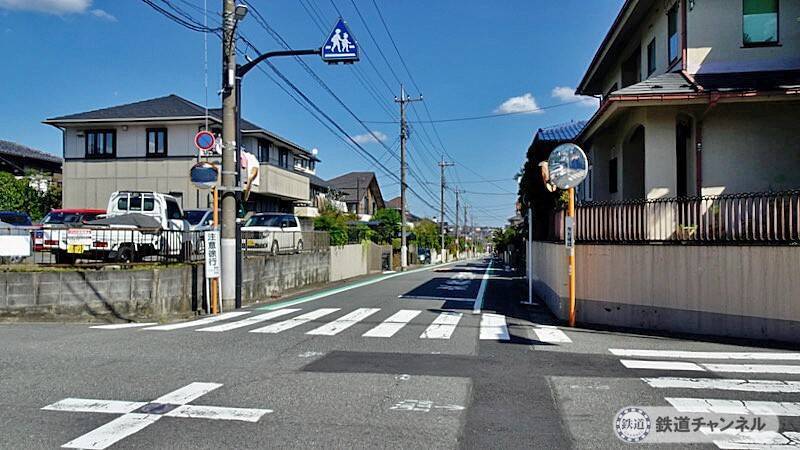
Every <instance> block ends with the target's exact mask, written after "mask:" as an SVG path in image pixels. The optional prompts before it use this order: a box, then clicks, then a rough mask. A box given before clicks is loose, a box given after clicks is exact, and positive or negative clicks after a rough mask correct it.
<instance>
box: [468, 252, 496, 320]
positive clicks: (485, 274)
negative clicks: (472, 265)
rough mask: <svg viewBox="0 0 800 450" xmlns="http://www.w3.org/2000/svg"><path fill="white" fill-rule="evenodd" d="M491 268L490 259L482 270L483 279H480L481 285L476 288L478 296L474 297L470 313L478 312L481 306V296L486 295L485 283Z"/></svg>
mask: <svg viewBox="0 0 800 450" xmlns="http://www.w3.org/2000/svg"><path fill="white" fill-rule="evenodd" d="M491 270H492V260H491V259H490V260H489V266H488V267H486V271H485V272H483V279H482V280H481V287H480V289H478V298H476V299H475V305H474V306H473V307H472V314H480V313H481V308H483V296H484V295H486V285H487V284H489V272H490V271H491Z"/></svg>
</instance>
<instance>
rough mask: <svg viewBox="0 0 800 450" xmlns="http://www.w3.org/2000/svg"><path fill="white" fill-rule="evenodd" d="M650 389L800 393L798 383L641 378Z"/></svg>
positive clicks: (728, 379)
mask: <svg viewBox="0 0 800 450" xmlns="http://www.w3.org/2000/svg"><path fill="white" fill-rule="evenodd" d="M642 381H644V382H645V383H647V384H649V385H650V386H651V387H654V388H660V389H718V390H721V391H740V392H777V393H800V381H777V380H734V379H730V378H681V377H660V378H642Z"/></svg>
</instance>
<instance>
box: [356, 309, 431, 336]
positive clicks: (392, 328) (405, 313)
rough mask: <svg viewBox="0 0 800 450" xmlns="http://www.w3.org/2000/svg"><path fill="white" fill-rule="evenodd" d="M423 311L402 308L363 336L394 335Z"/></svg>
mask: <svg viewBox="0 0 800 450" xmlns="http://www.w3.org/2000/svg"><path fill="white" fill-rule="evenodd" d="M421 312H422V311H419V310H414V309H401V310H400V311H397V312H396V313H394V314H392V315H391V316H390V317H389V318H388V319H386V320H384V321H383V323H381V324H380V325H378V326H377V327H375V328H373V329H371V330H369V331H367V332H366V333H364V334H363V335H362V336H365V337H382V338H387V337H392V336H394V335H395V334H396V333H397V332H398V331H400V330H401V329H402V328H403V327H404V326H406V324H407V323H408V322H411V320H412V319H414V318H415V317H417V316H418V315H419V314H420V313H421Z"/></svg>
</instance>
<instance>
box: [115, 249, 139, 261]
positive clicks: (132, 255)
mask: <svg viewBox="0 0 800 450" xmlns="http://www.w3.org/2000/svg"><path fill="white" fill-rule="evenodd" d="M135 260H136V252H134V250H133V247H131V246H130V245H123V246H121V247H120V248H119V250H117V262H120V263H131V262H133V261H135Z"/></svg>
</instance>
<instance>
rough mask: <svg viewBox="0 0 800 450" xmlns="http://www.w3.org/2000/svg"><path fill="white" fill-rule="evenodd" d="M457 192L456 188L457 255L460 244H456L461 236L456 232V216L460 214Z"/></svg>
mask: <svg viewBox="0 0 800 450" xmlns="http://www.w3.org/2000/svg"><path fill="white" fill-rule="evenodd" d="M458 194H459V192H458V189H456V256H458V252H459V251H460V250H461V246H459V245H458V243H459V240H460V237H461V236H460V235H459V233H458V217H459V215H460V214H459V211H461V209H460V208H459V206H458Z"/></svg>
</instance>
